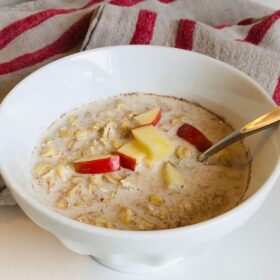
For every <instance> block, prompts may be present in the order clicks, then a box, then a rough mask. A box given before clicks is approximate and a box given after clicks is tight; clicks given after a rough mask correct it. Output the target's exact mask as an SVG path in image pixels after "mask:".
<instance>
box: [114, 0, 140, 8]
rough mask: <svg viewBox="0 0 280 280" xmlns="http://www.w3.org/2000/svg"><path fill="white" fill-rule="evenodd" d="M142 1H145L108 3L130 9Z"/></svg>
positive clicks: (128, 0) (118, 0) (117, 0)
mask: <svg viewBox="0 0 280 280" xmlns="http://www.w3.org/2000/svg"><path fill="white" fill-rule="evenodd" d="M143 1H145V0H111V1H110V2H109V3H110V4H113V5H116V6H122V7H131V6H134V5H136V4H138V3H140V2H143Z"/></svg>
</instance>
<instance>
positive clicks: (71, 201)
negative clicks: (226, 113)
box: [32, 94, 250, 230]
mask: <svg viewBox="0 0 280 280" xmlns="http://www.w3.org/2000/svg"><path fill="white" fill-rule="evenodd" d="M232 130H233V129H232V128H231V127H230V126H229V125H228V124H227V123H225V122H224V121H223V120H222V119H221V118H219V117H218V116H216V115H215V114H213V113H211V112H210V111H208V110H206V109H205V108H203V107H201V106H199V105H197V104H194V103H191V102H188V101H186V100H181V99H177V98H174V97H167V96H159V95H152V94H127V95H119V96H116V97H112V98H108V99H105V100H98V101H95V102H92V103H90V104H87V105H85V106H83V107H80V108H77V109H75V110H73V111H71V112H69V113H66V114H64V115H63V116H62V117H61V119H60V120H58V121H57V122H55V123H54V124H53V125H52V126H51V127H50V128H49V129H47V130H46V132H45V133H44V135H43V136H42V138H41V140H40V143H39V144H38V146H37V147H36V149H35V151H34V154H33V160H32V172H33V178H34V184H33V185H34V193H35V195H36V196H37V198H38V199H39V200H40V201H41V202H42V203H43V204H45V205H47V206H48V207H49V208H51V209H53V210H55V211H56V212H58V213H60V214H62V215H65V216H68V217H70V218H73V219H75V220H77V221H79V222H83V223H88V224H91V225H96V226H101V227H107V228H116V229H126V230H157V229H167V228H175V227H181V226H185V225H191V224H195V223H198V222H201V221H204V220H207V219H210V218H212V217H215V216H217V215H220V214H222V213H224V212H226V211H228V210H230V209H232V208H233V207H235V206H236V205H237V204H238V203H239V202H240V201H241V199H242V197H243V195H244V193H245V191H246V189H247V186H248V182H249V176H250V161H249V157H248V153H247V151H246V149H245V147H244V145H243V144H242V143H241V142H239V143H235V144H233V145H231V146H230V147H228V148H226V149H225V150H223V151H221V152H219V153H218V154H216V155H215V156H213V157H212V158H210V159H209V161H208V162H206V163H202V162H199V161H198V160H197V158H198V156H199V155H200V153H201V152H202V151H204V150H205V149H207V148H208V147H210V146H211V145H212V143H215V142H217V141H218V140H220V139H221V138H223V137H224V136H226V135H228V134H229V133H231V132H232Z"/></svg>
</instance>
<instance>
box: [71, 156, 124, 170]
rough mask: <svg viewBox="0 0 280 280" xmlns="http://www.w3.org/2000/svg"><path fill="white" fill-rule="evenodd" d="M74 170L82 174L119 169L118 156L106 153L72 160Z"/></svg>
mask: <svg viewBox="0 0 280 280" xmlns="http://www.w3.org/2000/svg"><path fill="white" fill-rule="evenodd" d="M73 165H74V168H75V170H76V172H78V173H83V174H99V173H107V172H113V171H117V170H120V168H121V165H120V156H119V155H107V156H101V157H92V158H84V159H81V160H79V161H75V162H73Z"/></svg>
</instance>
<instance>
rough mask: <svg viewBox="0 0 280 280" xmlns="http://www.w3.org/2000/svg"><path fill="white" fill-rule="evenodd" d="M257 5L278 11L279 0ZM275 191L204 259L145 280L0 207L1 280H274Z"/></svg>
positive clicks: (279, 195) (279, 249)
mask: <svg viewBox="0 0 280 280" xmlns="http://www.w3.org/2000/svg"><path fill="white" fill-rule="evenodd" d="M10 1H11V0H10ZM4 2H8V0H4ZM257 2H259V3H262V4H266V5H271V6H272V7H275V8H277V7H278V8H279V7H280V4H279V1H278V0H267V1H264V0H258V1H257ZM1 4H3V0H1V3H0V5H1ZM279 188H280V179H279V180H278V182H277V184H276V186H275V188H274V190H273V192H272V193H271V194H270V195H269V198H268V200H267V201H266V202H265V204H264V205H263V207H262V208H261V209H260V211H259V212H258V213H257V214H256V215H255V216H254V217H253V218H252V219H251V220H250V221H249V222H248V223H247V224H246V225H244V226H243V227H242V228H240V229H239V230H238V231H237V232H235V233H233V234H231V235H229V236H227V237H225V238H224V239H223V240H221V241H220V242H219V243H218V244H217V245H216V246H215V248H213V249H212V250H211V251H209V252H208V253H207V254H205V255H204V256H203V257H202V256H201V257H199V258H198V259H196V260H193V261H192V263H189V262H184V263H181V264H179V265H178V266H176V267H174V268H172V269H169V270H168V271H165V272H162V273H157V274H152V275H145V276H141V275H140V276H137V275H135V276H132V275H127V274H122V273H118V272H114V271H111V270H109V269H107V268H105V267H103V266H102V265H99V264H98V263H96V262H94V261H93V260H92V259H91V258H89V257H85V256H80V255H77V254H74V253H71V252H70V251H69V250H67V249H66V248H65V247H64V246H62V245H61V244H60V243H59V242H58V241H57V240H56V239H55V238H54V237H53V236H52V235H50V234H49V233H47V232H46V231H44V230H42V229H41V228H39V227H38V226H36V225H35V224H34V223H33V222H32V221H30V219H28V218H27V217H26V216H25V215H24V214H23V212H22V211H21V210H20V209H19V208H18V207H11V208H10V207H1V208H0V275H1V279H7V280H10V279H30V280H32V279H42V280H44V279H48V280H56V279H73V280H75V279H85V280H87V279H98V280H99V279H102V280H103V279H104V280H106V279H108V280H109V279H116V280H118V279H123V280H126V279H131V280H133V279H135V280H140V279H147V280H148V279H155V280H157V279H161V280H164V279H171V278H174V279H192V280H200V279H201V280H202V279H203V280H206V279H207V280H208V279H210V280H211V279H215V280H219V279H223V280H224V279H229V280H231V279H238V280H242V279H244V280H245V279H246V280H247V279H254V280H263V279H270V280H279V278H280V266H279V259H280V237H279V236H280V219H279V212H280V203H279V199H280V189H279Z"/></svg>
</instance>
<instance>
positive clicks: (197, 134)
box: [177, 123, 212, 153]
mask: <svg viewBox="0 0 280 280" xmlns="http://www.w3.org/2000/svg"><path fill="white" fill-rule="evenodd" d="M177 135H178V136H179V137H181V138H183V139H184V140H186V141H187V142H189V143H190V144H192V145H194V146H195V147H196V148H197V149H198V150H199V151H200V152H202V153H203V152H205V151H206V150H207V149H209V148H210V147H211V146H212V142H211V141H210V140H208V139H207V137H206V136H205V135H204V134H203V133H202V132H201V131H200V130H198V129H197V128H195V127H194V126H192V125H190V124H188V123H184V124H183V125H182V126H181V127H179V128H178V131H177Z"/></svg>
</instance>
